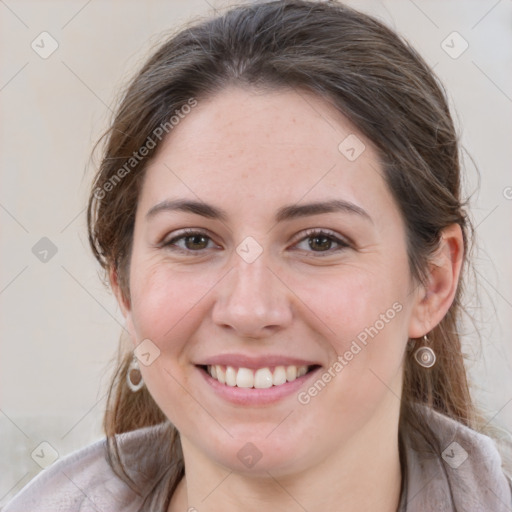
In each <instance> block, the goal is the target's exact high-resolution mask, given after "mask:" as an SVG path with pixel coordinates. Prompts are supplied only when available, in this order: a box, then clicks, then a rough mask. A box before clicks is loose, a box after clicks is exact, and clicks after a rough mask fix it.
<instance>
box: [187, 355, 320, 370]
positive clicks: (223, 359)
mask: <svg viewBox="0 0 512 512" xmlns="http://www.w3.org/2000/svg"><path fill="white" fill-rule="evenodd" d="M195 364H196V366H214V365H219V366H233V367H234V368H250V369H251V370H257V369H258V368H267V367H268V368H272V367H275V366H320V363H319V362H318V361H308V360H306V359H299V358H294V357H289V356H285V355H269V356H260V357H251V356H246V355H244V354H224V355H222V354H219V355H216V356H213V357H210V358H208V359H205V360H204V361H201V362H199V363H195Z"/></svg>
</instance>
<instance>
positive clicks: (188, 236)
mask: <svg viewBox="0 0 512 512" xmlns="http://www.w3.org/2000/svg"><path fill="white" fill-rule="evenodd" d="M210 242H212V240H211V238H210V237H209V236H208V235H206V234H205V233H202V232H200V231H185V232H183V233H182V234H181V235H179V236H176V237H174V238H172V239H171V240H169V241H167V242H164V243H163V244H162V247H165V248H167V249H171V250H176V251H181V252H201V251H203V250H204V249H209V248H210V246H209V244H210Z"/></svg>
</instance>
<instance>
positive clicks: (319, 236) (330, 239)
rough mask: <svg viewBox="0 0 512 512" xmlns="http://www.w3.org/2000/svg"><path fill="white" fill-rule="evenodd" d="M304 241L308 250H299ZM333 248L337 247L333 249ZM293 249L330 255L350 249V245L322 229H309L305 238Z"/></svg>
mask: <svg viewBox="0 0 512 512" xmlns="http://www.w3.org/2000/svg"><path fill="white" fill-rule="evenodd" d="M306 241H307V247H308V248H309V249H307V248H306V249H304V247H302V248H301V247H300V245H301V244H304V243H305V242H306ZM333 246H337V247H334V248H333ZM295 247H299V249H300V250H305V251H307V252H316V253H329V254H332V253H333V252H335V251H340V250H342V249H346V248H348V247H350V244H349V243H348V242H346V241H345V240H342V239H341V238H339V237H338V236H336V235H335V234H334V233H331V232H329V231H325V230H322V229H310V230H308V231H306V236H305V237H303V238H302V239H301V240H300V241H299V243H298V244H296V245H295Z"/></svg>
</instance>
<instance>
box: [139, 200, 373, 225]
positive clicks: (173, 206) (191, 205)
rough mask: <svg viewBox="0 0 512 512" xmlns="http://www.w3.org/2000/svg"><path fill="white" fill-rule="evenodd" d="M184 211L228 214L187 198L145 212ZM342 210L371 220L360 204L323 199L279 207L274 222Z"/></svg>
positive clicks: (216, 215)
mask: <svg viewBox="0 0 512 512" xmlns="http://www.w3.org/2000/svg"><path fill="white" fill-rule="evenodd" d="M175 211H180V212H186V213H194V214H196V215H201V216H202V217H207V218H209V219H218V220H221V221H223V222H226V221H227V219H228V214H227V212H226V211H225V210H223V209H222V208H218V207H217V206H213V205H210V204H207V203H203V202H201V201H192V200H188V199H176V200H165V201H162V202H160V203H158V204H156V205H155V206H153V207H152V208H151V209H150V210H149V211H148V213H147V214H146V219H149V218H151V217H154V216H155V215H156V214H158V213H160V212H175ZM335 212H344V213H351V214H356V215H359V216H360V217H362V218H364V219H366V220H369V221H370V222H373V221H372V218H371V217H370V215H369V214H368V213H367V212H366V211H365V210H363V208H361V207H360V206H357V205H356V204H354V203H351V202H349V201H344V200H341V199H333V200H331V201H323V202H316V203H308V204H304V205H297V204H294V205H290V206H283V207H281V208H279V210H278V211H277V213H276V217H275V220H276V222H283V221H288V220H292V219H296V218H299V217H307V216H310V215H320V214H322V213H335Z"/></svg>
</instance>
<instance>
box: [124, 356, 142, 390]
mask: <svg viewBox="0 0 512 512" xmlns="http://www.w3.org/2000/svg"><path fill="white" fill-rule="evenodd" d="M126 383H127V384H128V387H129V388H130V389H131V390H132V391H133V392H134V393H136V392H137V391H139V389H141V388H142V386H144V381H143V380H142V374H141V373H140V369H139V363H138V362H137V357H136V355H135V354H133V359H132V361H131V363H130V366H129V367H128V371H127V372H126Z"/></svg>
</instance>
